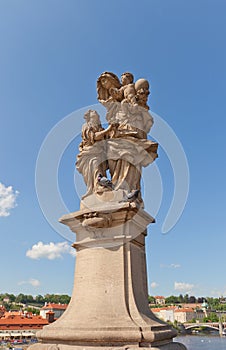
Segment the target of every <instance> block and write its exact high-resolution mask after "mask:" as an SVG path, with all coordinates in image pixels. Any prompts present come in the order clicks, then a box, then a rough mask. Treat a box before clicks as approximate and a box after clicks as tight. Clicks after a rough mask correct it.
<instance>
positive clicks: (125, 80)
mask: <svg viewBox="0 0 226 350" xmlns="http://www.w3.org/2000/svg"><path fill="white" fill-rule="evenodd" d="M121 82H122V85H128V84H131V83H132V82H133V76H132V74H129V73H124V74H122V75H121Z"/></svg>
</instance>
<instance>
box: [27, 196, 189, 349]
mask: <svg viewBox="0 0 226 350" xmlns="http://www.w3.org/2000/svg"><path fill="white" fill-rule="evenodd" d="M110 194H111V193H110ZM110 194H109V195H110ZM111 195H112V194H111ZM117 195H118V194H117ZM104 196H108V194H105V195H104ZM102 199H103V197H102ZM107 199H108V205H107V206H106V203H105V202H104V201H103V200H102V201H98V200H96V199H95V203H96V205H93V203H92V198H89V200H87V201H86V202H85V203H82V209H81V210H80V211H78V212H75V213H71V214H69V215H65V216H63V217H62V218H61V219H60V221H61V222H62V223H64V224H66V225H68V226H69V227H70V229H71V230H72V231H73V232H76V235H77V239H76V242H75V243H74V244H73V246H74V247H75V249H76V251H77V254H76V269H75V279H74V291H73V295H72V298H71V302H70V304H69V306H68V308H67V310H66V311H65V313H64V314H63V315H62V316H61V317H60V319H58V320H57V321H56V322H54V323H52V324H50V325H48V326H46V327H44V328H43V330H41V331H39V332H38V334H37V336H38V339H39V342H40V343H39V344H34V345H32V346H31V347H29V349H30V350H36V349H37V350H57V349H58V350H76V349H77V350H91V349H92V350H95V349H100V348H101V349H103V348H104V349H109V350H110V349H112V350H113V348H117V349H128V348H133V349H134V348H138V347H148V348H150V347H151V348H152V349H155V350H160V349H161V350H177V349H178V350H179V349H186V348H185V347H184V346H183V345H182V344H179V343H175V342H173V341H172V339H173V337H175V336H176V331H175V330H173V329H172V328H171V327H170V326H169V325H167V324H166V323H164V322H162V321H160V320H159V319H157V318H156V317H155V316H154V314H153V313H152V312H151V311H150V309H149V307H148V292H147V274H146V258H145V236H146V228H147V225H148V224H149V223H151V222H154V219H153V218H152V217H151V216H150V215H148V214H147V213H146V212H145V211H144V210H143V209H141V208H139V207H138V206H137V205H136V204H135V203H128V202H125V203H124V202H122V203H119V202H120V201H115V200H114V198H112V200H111V199H110V198H107ZM91 204H92V209H90V207H91ZM86 205H87V206H86ZM65 273H67V272H66V271H65Z"/></svg>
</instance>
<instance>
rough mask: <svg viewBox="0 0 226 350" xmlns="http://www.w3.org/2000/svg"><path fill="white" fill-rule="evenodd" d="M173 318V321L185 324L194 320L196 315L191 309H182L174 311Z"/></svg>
mask: <svg viewBox="0 0 226 350" xmlns="http://www.w3.org/2000/svg"><path fill="white" fill-rule="evenodd" d="M174 317H175V321H177V322H179V323H185V322H189V321H191V320H192V319H195V317H196V314H195V311H194V310H193V309H192V308H183V309H176V310H175V311H174Z"/></svg>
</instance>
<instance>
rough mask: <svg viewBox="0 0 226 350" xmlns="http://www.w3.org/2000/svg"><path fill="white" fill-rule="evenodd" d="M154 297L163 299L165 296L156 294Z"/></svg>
mask: <svg viewBox="0 0 226 350" xmlns="http://www.w3.org/2000/svg"><path fill="white" fill-rule="evenodd" d="M154 298H155V299H165V297H163V296H161V295H157V296H156V297H154Z"/></svg>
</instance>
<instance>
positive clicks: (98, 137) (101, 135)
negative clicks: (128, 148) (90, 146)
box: [94, 124, 113, 141]
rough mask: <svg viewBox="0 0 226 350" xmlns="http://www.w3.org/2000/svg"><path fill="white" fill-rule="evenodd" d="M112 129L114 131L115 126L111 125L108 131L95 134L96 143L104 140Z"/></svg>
mask: <svg viewBox="0 0 226 350" xmlns="http://www.w3.org/2000/svg"><path fill="white" fill-rule="evenodd" d="M112 129H113V125H112V124H111V125H109V127H108V128H107V129H104V130H102V131H97V132H95V135H94V140H95V141H100V140H102V139H103V138H104V136H105V135H107V134H108V133H109V132H110V131H111V130H112Z"/></svg>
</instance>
